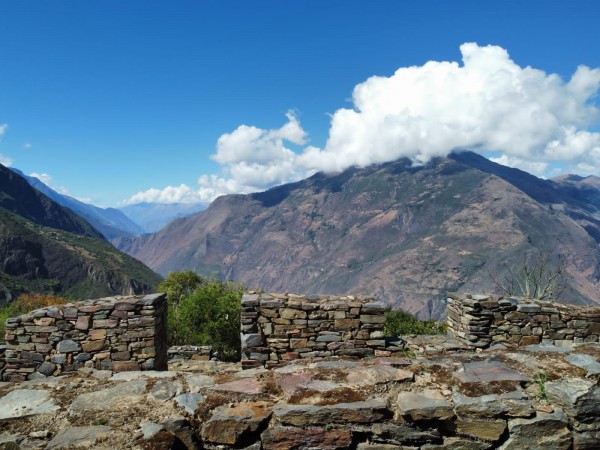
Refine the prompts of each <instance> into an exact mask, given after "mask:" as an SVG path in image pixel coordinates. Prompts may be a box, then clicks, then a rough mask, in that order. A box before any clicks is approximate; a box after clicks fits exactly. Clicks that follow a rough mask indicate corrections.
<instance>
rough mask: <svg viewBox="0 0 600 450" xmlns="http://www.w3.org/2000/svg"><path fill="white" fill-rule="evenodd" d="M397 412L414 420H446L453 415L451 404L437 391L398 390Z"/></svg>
mask: <svg viewBox="0 0 600 450" xmlns="http://www.w3.org/2000/svg"><path fill="white" fill-rule="evenodd" d="M397 403H398V412H399V413H400V415H402V416H403V417H407V418H410V419H411V420H414V421H419V420H447V419H450V418H452V417H454V411H453V410H452V405H451V404H450V402H449V401H448V400H446V398H445V397H444V396H443V395H442V394H441V392H439V391H434V390H431V389H425V390H423V391H422V392H400V394H398V400H397Z"/></svg>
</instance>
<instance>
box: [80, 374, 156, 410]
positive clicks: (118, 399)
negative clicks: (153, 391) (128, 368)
mask: <svg viewBox="0 0 600 450" xmlns="http://www.w3.org/2000/svg"><path fill="white" fill-rule="evenodd" d="M145 391H146V381H144V380H137V381H126V382H124V383H120V384H117V385H116V386H113V387H110V388H107V389H102V390H100V391H95V392H88V393H86V394H81V395H79V396H78V397H76V398H75V400H73V403H71V406H70V408H69V410H70V411H84V410H88V409H91V410H98V411H104V410H109V409H113V408H115V407H116V406H117V405H119V404H123V403H128V402H130V401H131V399H133V398H136V397H137V396H139V395H141V394H143V393H144V392H145Z"/></svg>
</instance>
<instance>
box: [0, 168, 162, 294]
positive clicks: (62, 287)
mask: <svg viewBox="0 0 600 450" xmlns="http://www.w3.org/2000/svg"><path fill="white" fill-rule="evenodd" d="M159 282H160V277H159V276H158V275H157V274H156V273H154V272H152V270H150V269H149V268H148V267H146V266H144V264H142V263H141V262H139V261H137V260H135V259H134V258H132V257H130V256H128V255H126V254H124V253H122V252H120V251H118V250H116V249H115V248H114V247H113V246H111V245H110V244H109V243H108V242H107V241H106V240H105V239H104V237H103V236H102V234H101V233H99V232H98V231H97V230H95V229H94V228H93V227H92V226H91V225H90V224H89V223H88V222H87V221H86V220H85V219H83V218H81V217H79V216H77V215H76V214H75V213H74V212H73V211H71V210H70V209H68V208H65V207H63V206H60V205H59V204H58V203H56V202H54V201H53V200H52V199H50V198H49V197H48V196H46V195H45V194H43V193H41V192H39V191H38V190H36V189H34V188H33V187H32V186H31V185H30V184H29V183H28V182H27V181H26V180H25V179H24V178H23V177H21V176H20V175H19V174H17V173H15V172H14V171H12V170H9V169H7V168H6V167H4V166H1V165H0V303H5V302H9V301H11V300H13V299H14V298H15V297H16V296H17V295H18V294H20V293H24V292H35V293H46V294H56V295H60V296H65V297H68V298H73V299H80V300H81V299H85V298H93V297H102V296H106V295H116V294H137V293H145V292H152V291H153V289H154V288H155V287H156V285H157V284H158V283H159Z"/></svg>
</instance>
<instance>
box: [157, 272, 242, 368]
mask: <svg viewBox="0 0 600 450" xmlns="http://www.w3.org/2000/svg"><path fill="white" fill-rule="evenodd" d="M157 289H158V291H162V292H165V293H166V294H167V300H168V302H169V311H168V343H169V345H210V346H212V348H213V350H215V351H216V352H218V353H219V356H220V358H221V359H225V360H239V358H240V345H241V344H240V311H241V299H242V294H243V287H242V285H240V284H238V283H234V282H229V281H225V282H223V281H220V280H219V279H218V278H216V277H213V278H210V279H207V278H204V277H202V276H200V275H198V274H196V273H194V272H192V271H190V270H188V271H185V272H170V273H169V274H168V275H167V277H166V278H165V279H164V280H163V282H162V283H160V285H159V286H158V288H157Z"/></svg>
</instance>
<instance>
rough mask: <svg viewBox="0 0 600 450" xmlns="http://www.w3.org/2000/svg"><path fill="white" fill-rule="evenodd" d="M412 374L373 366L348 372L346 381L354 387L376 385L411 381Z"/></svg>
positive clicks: (388, 367)
mask: <svg viewBox="0 0 600 450" xmlns="http://www.w3.org/2000/svg"><path fill="white" fill-rule="evenodd" d="M414 377H415V376H414V374H413V373H412V372H410V371H408V370H403V369H398V368H396V367H393V366H387V365H381V364H378V365H373V366H367V367H360V368H351V369H349V370H348V376H347V381H348V383H350V384H354V385H356V386H365V385H376V384H382V383H389V382H392V381H397V382H402V381H412V380H413V379H414Z"/></svg>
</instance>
